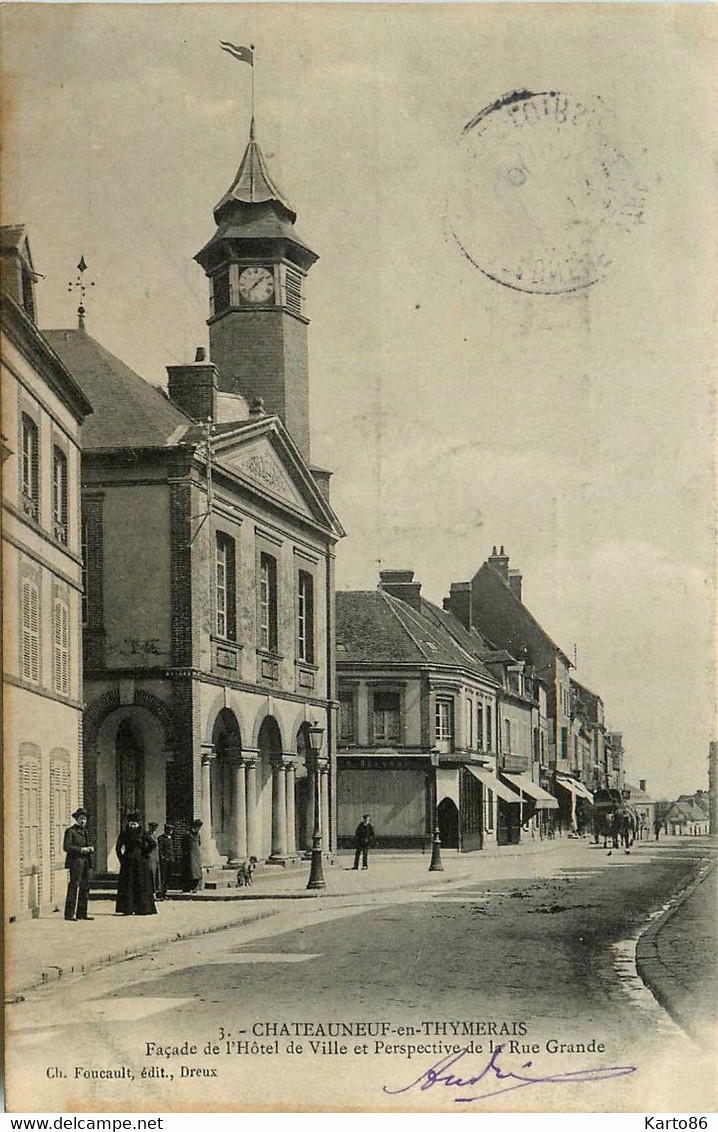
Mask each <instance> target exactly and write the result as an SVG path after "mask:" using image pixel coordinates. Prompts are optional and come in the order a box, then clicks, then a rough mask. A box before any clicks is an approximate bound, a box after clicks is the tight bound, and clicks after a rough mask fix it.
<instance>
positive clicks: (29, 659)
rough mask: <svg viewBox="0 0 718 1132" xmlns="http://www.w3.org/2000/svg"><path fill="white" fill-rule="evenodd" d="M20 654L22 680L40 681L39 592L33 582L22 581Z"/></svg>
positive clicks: (37, 682) (28, 580)
mask: <svg viewBox="0 0 718 1132" xmlns="http://www.w3.org/2000/svg"><path fill="white" fill-rule="evenodd" d="M21 620H22V655H21V668H22V678H23V680H29V681H30V682H31V683H33V684H39V683H40V594H39V591H38V588H37V586H36V585H35V583H34V582H31V581H30V579H29V578H24V579H23V582H22V610H21Z"/></svg>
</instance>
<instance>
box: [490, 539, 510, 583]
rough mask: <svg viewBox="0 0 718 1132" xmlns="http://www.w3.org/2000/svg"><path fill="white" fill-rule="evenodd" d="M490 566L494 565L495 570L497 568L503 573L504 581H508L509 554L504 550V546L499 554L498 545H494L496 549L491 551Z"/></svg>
mask: <svg viewBox="0 0 718 1132" xmlns="http://www.w3.org/2000/svg"><path fill="white" fill-rule="evenodd" d="M489 566H493V568H494V570H496V571H497V572H498V573H499V574H500V575H501V577H502V578H503V579H504V581H505V582H508V580H509V556H508V554H507V553H506V551H505V550H504V548H503V546H502V547H501V550H500V551H499V552H498V554H497V553H496V547H494V549H493V550H492V551H491V555H490V557H489Z"/></svg>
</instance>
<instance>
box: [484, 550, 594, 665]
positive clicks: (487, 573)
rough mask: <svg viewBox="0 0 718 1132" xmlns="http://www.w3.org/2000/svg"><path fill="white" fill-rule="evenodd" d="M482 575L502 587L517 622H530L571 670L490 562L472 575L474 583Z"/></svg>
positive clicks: (555, 645)
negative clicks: (515, 613)
mask: <svg viewBox="0 0 718 1132" xmlns="http://www.w3.org/2000/svg"><path fill="white" fill-rule="evenodd" d="M482 574H483V576H484V577H487V578H490V579H491V580H492V581H494V583H496V582H498V583H499V584H500V585H501V586H503V588H504V589H505V590H506V592H507V593H509V594H510V595H511V597H512V599H513V602H514V605H515V607H516V612H517V614H518V618H519V620H522V619H525V620H526V621H528V622H530V623H531V624H532V625H533V626H534V627H535V628H536V629H538V630H539V632H540V633H541V634H542V636H543V638H544V640H545V641H546V644H547V645H548V646H549V648H551V649H553V650H554V652H556V653H558V654H559V656H560V657H561V659H562V660H565V661H566V663H567V664H568V666H569V668H573V663H572V661H571V660H570V658H569V657H568V656H566V653H565V652H564V651H563V649H562V648H561V646H560V645H557V644H556V642H555V641H554V640H552V639H551V637H550V636H549V635H548V633H547V632H546V630H545V629H544V627H543V625H541V624H540V623H539V622H538V621H537V620H536V618H535V617H534V615H533V613H532V612H531V610H530V609H529V608H528V606H526V605H524V603H523V601H521V600H520V599H519V598H518V597H517V596H516V594H515V593H514V591H513V590H512V589H511V586H510V585H509V583H508V582H507V580H506V579H505V578H504V577H503V575H502V574H501V573H500V572H499V571H498V570H496V569H495V568H494V567H493V566H492V565H491V563H490V562H488V561H487V562H484V563H483V564H482V565H481V566H480V567H479V569H478V570H477V571H476V573H475V574H474V578H473V580H474V581H475V580H476V578H478V577H479V576H480V575H482Z"/></svg>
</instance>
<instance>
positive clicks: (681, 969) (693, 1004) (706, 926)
mask: <svg viewBox="0 0 718 1132" xmlns="http://www.w3.org/2000/svg"><path fill="white" fill-rule="evenodd" d="M717 934H718V933H717V931H716V864H715V863H713V864H712V865H711V866H710V868H708V869H706V870H705V871H704V872H702V873H701V875H700V876H699V877H698V878H697V880H696V881H694V883H693V884H692V885H690V886H689V887H688V888H687V889H686V890H685V892H683V893H681V895H680V896H679V897H678V899H677V900H676V901H675V902H674V903H673V904H672V905H671V907H670V908H669V909H668V910H667V912H666V913H665V914H664V915H662V916H660V917H659V919H658V920H657V921H656V923H655V924H653V925H652V926H651V927H650V928H649V929H648V931H646V932H645V933H644V934H643V936H641V938H640V940H639V941H638V946H637V948H636V965H637V967H638V971H639V974H640V976H641V978H642V979H643V981H644V982H645V983H646V984H647V985H648V986H649V987H650V988H651V990H652V991H653V993H654V995H655V996H656V998H657V999H658V1001H659V1002H660V1004H661V1006H663V1007H664V1009H665V1010H667V1011H668V1013H669V1014H670V1015H671V1016H672V1017H673V1018H674V1019H675V1020H676V1022H677V1023H678V1025H679V1026H680V1027H681V1028H682V1029H683V1030H685V1031H686V1032H687V1033H689V1034H690V1035H691V1037H693V1038H694V1039H695V1040H696V1041H698V1042H699V1043H700V1044H711V1042H712V1040H713V1035H714V1033H715V1026H716V1015H715V1001H716V1000H715V988H716V974H717V973H718V971H717V964H716V935H717Z"/></svg>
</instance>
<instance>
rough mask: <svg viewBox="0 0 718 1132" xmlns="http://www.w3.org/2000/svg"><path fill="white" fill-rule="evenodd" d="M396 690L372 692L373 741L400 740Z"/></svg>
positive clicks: (397, 694)
mask: <svg viewBox="0 0 718 1132" xmlns="http://www.w3.org/2000/svg"><path fill="white" fill-rule="evenodd" d="M399 712H400V699H399V693H398V692H375V693H374V742H375V743H386V744H397V743H399V742H400V740H401V724H400V718H399Z"/></svg>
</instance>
